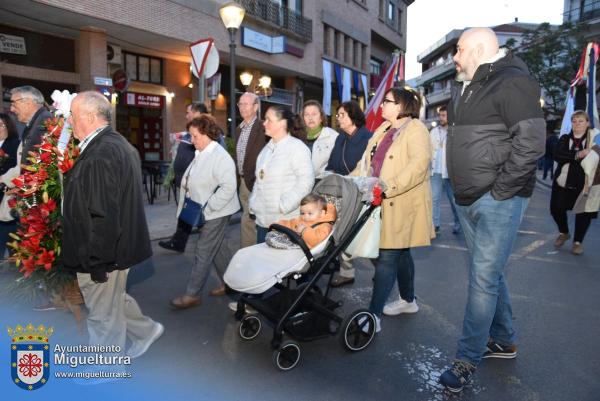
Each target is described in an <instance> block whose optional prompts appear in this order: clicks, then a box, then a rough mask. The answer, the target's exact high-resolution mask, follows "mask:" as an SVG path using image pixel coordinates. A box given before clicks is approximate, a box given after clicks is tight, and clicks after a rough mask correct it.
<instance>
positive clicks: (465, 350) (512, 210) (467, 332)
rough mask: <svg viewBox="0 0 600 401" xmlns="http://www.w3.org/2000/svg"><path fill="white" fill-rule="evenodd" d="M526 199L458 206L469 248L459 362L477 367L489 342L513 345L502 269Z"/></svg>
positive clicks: (487, 199) (489, 200) (486, 197)
mask: <svg viewBox="0 0 600 401" xmlns="http://www.w3.org/2000/svg"><path fill="white" fill-rule="evenodd" d="M528 203H529V199H528V198H521V197H517V196H515V197H513V198H510V199H507V200H503V201H497V200H495V199H494V198H493V197H492V195H491V194H490V193H489V192H488V193H486V194H485V195H483V196H482V197H481V198H479V199H478V200H477V201H475V203H473V204H472V205H469V206H460V205H456V210H457V212H458V217H459V218H460V222H461V225H462V228H463V231H464V235H465V240H466V242H467V248H468V249H469V256H470V265H469V292H468V297H467V307H466V310H465V318H464V321H463V330H462V336H461V339H460V340H459V342H458V351H457V352H456V359H458V360H462V361H467V362H470V363H472V364H474V365H477V364H479V362H480V361H481V357H482V356H483V353H484V352H485V350H486V344H487V341H488V338H492V339H493V340H494V341H496V342H497V343H499V344H501V345H511V344H513V343H514V342H515V331H514V330H513V326H512V307H511V305H510V298H509V295H508V287H507V285H506V279H505V277H504V270H505V268H506V264H507V262H508V258H509V256H510V254H511V251H512V247H513V245H514V242H515V238H516V237H517V230H518V229H519V225H520V224H521V221H522V220H523V216H524V214H525V209H526V208H527V204H528Z"/></svg>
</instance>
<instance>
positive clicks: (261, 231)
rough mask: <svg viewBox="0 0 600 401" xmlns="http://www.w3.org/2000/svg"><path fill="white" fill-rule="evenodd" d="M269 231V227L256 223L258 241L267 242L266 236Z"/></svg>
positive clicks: (258, 242)
mask: <svg viewBox="0 0 600 401" xmlns="http://www.w3.org/2000/svg"><path fill="white" fill-rule="evenodd" d="M268 232H269V229H268V228H266V227H261V226H259V225H256V243H257V244H260V243H261V242H265V237H266V236H267V233H268Z"/></svg>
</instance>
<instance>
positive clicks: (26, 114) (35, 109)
mask: <svg viewBox="0 0 600 401" xmlns="http://www.w3.org/2000/svg"><path fill="white" fill-rule="evenodd" d="M10 111H11V112H13V113H15V115H16V116H17V120H19V122H22V123H23V124H26V126H25V130H24V131H23V134H22V136H21V144H22V152H21V163H22V164H30V162H29V161H28V160H27V157H28V156H29V152H30V151H33V150H35V145H39V144H40V143H42V136H43V135H44V134H45V133H46V128H45V127H44V122H45V121H46V119H48V118H50V117H52V115H51V114H50V112H49V111H48V110H46V109H45V108H44V96H43V95H42V93H41V92H40V91H39V90H37V89H36V88H34V87H33V86H29V85H26V86H20V87H17V88H14V89H13V90H11V91H10Z"/></svg>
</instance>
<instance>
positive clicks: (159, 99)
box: [125, 92, 164, 109]
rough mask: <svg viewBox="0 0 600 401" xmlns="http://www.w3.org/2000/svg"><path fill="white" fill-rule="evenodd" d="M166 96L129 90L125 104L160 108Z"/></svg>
mask: <svg viewBox="0 0 600 401" xmlns="http://www.w3.org/2000/svg"><path fill="white" fill-rule="evenodd" d="M163 99H164V96H159V95H147V94H145V93H135V92H127V94H126V96H125V104H126V105H128V106H137V107H149V108H154V109H160V108H162V106H163Z"/></svg>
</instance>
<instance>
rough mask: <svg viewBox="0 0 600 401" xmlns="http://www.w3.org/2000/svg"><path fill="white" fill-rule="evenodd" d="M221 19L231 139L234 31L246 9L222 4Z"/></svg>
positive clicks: (236, 5)
mask: <svg viewBox="0 0 600 401" xmlns="http://www.w3.org/2000/svg"><path fill="white" fill-rule="evenodd" d="M219 14H220V15H221V20H223V24H224V25H225V28H227V30H228V31H229V87H230V88H229V98H230V99H229V101H230V103H229V115H230V118H231V125H230V126H229V135H230V137H231V139H234V138H235V33H236V32H237V30H238V29H239V28H240V25H242V21H243V20H244V14H246V10H245V9H244V7H242V6H241V5H239V4H237V3H235V2H229V3H226V4H223V5H222V6H221V8H220V9H219Z"/></svg>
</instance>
